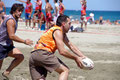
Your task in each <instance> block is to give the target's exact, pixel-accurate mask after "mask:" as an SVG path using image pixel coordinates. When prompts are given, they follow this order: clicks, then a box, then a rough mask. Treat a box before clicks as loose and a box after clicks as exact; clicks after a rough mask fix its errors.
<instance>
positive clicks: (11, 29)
mask: <svg viewBox="0 0 120 80" xmlns="http://www.w3.org/2000/svg"><path fill="white" fill-rule="evenodd" d="M15 25H16V23H15V21H14V20H13V19H10V20H8V21H7V31H8V36H9V38H10V39H11V40H13V41H16V42H20V43H24V44H27V45H32V44H33V42H32V41H31V40H29V39H26V40H23V39H21V38H19V37H18V36H16V35H15Z"/></svg>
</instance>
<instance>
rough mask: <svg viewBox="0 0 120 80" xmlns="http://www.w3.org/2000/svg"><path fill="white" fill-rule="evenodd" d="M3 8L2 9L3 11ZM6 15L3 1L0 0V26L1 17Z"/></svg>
mask: <svg viewBox="0 0 120 80" xmlns="http://www.w3.org/2000/svg"><path fill="white" fill-rule="evenodd" d="M3 7H4V9H3ZM5 13H6V7H5V4H4V2H3V1H1V0H0V24H1V21H2V16H3V15H4V14H5Z"/></svg>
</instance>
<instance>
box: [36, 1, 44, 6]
mask: <svg viewBox="0 0 120 80" xmlns="http://www.w3.org/2000/svg"><path fill="white" fill-rule="evenodd" d="M34 2H35V3H36V4H38V5H41V4H42V3H41V2H37V1H34Z"/></svg>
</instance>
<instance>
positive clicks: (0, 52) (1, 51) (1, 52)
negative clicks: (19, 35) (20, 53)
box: [0, 44, 15, 60]
mask: <svg viewBox="0 0 120 80" xmlns="http://www.w3.org/2000/svg"><path fill="white" fill-rule="evenodd" d="M14 48H15V47H14V46H13V45H10V46H3V45H1V44H0V60H2V59H4V58H6V57H7V56H8V54H9V52H10V51H12V50H13V49H14Z"/></svg>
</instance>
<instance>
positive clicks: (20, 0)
mask: <svg viewBox="0 0 120 80" xmlns="http://www.w3.org/2000/svg"><path fill="white" fill-rule="evenodd" d="M16 1H19V2H22V3H26V1H22V0H16Z"/></svg>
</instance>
